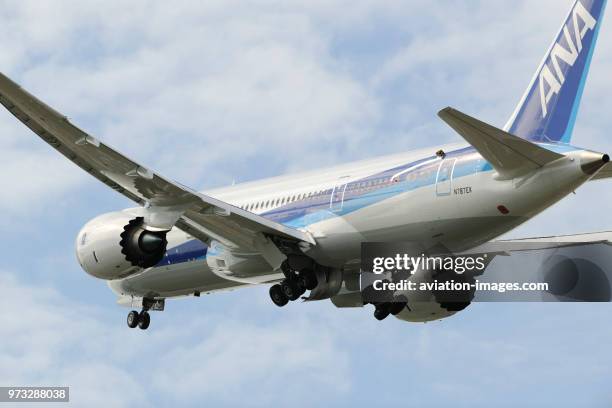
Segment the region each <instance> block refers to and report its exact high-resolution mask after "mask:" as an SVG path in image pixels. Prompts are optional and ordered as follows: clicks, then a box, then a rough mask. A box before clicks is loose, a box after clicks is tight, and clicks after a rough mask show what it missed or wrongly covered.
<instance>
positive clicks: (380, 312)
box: [374, 304, 389, 320]
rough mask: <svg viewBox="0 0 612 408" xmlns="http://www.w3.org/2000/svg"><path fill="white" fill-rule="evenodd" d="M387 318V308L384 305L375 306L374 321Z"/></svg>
mask: <svg viewBox="0 0 612 408" xmlns="http://www.w3.org/2000/svg"><path fill="white" fill-rule="evenodd" d="M387 316H389V307H388V306H387V305H385V304H380V305H376V309H374V317H375V318H376V320H384V319H385V318H386V317H387Z"/></svg>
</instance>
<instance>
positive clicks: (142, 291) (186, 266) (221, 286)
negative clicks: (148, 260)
mask: <svg viewBox="0 0 612 408" xmlns="http://www.w3.org/2000/svg"><path fill="white" fill-rule="evenodd" d="M109 286H110V287H111V288H112V289H113V290H114V291H115V292H117V293H118V294H122V295H133V296H161V297H171V296H182V295H189V294H193V293H194V292H196V291H197V292H200V293H208V292H215V291H221V290H227V289H232V288H236V287H239V286H244V285H243V284H241V283H238V282H234V281H231V280H227V279H223V278H221V277H219V276H217V275H215V274H214V273H213V272H212V271H211V270H210V268H209V267H208V265H207V263H206V260H197V261H191V262H183V263H179V264H175V265H168V266H161V267H155V268H151V269H149V270H146V271H145V272H143V273H141V274H139V275H136V276H133V277H129V278H126V279H121V280H115V281H110V282H109Z"/></svg>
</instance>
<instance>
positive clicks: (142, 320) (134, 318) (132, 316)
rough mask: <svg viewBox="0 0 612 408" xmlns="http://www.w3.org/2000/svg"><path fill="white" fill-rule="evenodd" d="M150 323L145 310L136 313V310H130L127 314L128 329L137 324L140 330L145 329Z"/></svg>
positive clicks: (149, 317)
mask: <svg viewBox="0 0 612 408" xmlns="http://www.w3.org/2000/svg"><path fill="white" fill-rule="evenodd" d="M150 324H151V316H150V315H149V312H147V311H146V310H143V311H141V312H140V313H138V312H137V311H136V310H132V311H131V312H130V313H128V315H127V325H128V327H129V328H130V329H133V328H135V327H136V326H138V328H139V329H140V330H147V329H148V328H149V325H150Z"/></svg>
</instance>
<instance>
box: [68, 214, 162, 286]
mask: <svg viewBox="0 0 612 408" xmlns="http://www.w3.org/2000/svg"><path fill="white" fill-rule="evenodd" d="M167 244H168V242H167V240H166V231H148V230H146V229H145V226H144V218H143V217H138V216H135V215H134V214H132V213H129V212H115V213H109V214H104V215H101V216H99V217H96V218H94V219H93V220H91V221H90V222H88V223H87V224H86V225H85V226H84V227H83V229H82V230H81V232H79V235H78V236H77V241H76V254H77V259H78V260H79V263H80V264H81V267H82V268H83V269H84V270H85V272H87V273H88V274H90V275H92V276H95V277H96V278H100V279H105V280H112V279H121V278H125V277H126V276H129V275H133V274H135V273H137V272H139V271H141V270H143V269H145V268H150V267H152V266H155V265H156V264H157V263H159V261H161V259H162V258H163V257H164V254H165V252H166V246H167Z"/></svg>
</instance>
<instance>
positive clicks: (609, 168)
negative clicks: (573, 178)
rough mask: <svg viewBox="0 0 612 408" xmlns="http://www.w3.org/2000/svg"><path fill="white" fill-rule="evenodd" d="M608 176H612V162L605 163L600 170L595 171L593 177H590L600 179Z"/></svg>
mask: <svg viewBox="0 0 612 408" xmlns="http://www.w3.org/2000/svg"><path fill="white" fill-rule="evenodd" d="M610 177H612V162H609V163H607V164H606V165H605V166H603V167H602V168H601V170H599V171H598V172H597V173H595V175H594V176H593V178H591V181H592V180H601V179H605V178H610Z"/></svg>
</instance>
